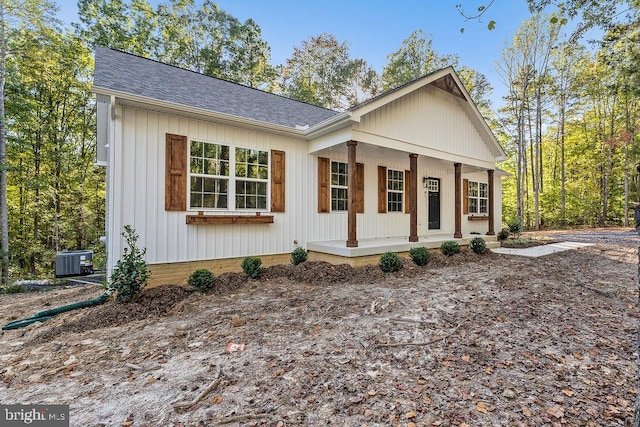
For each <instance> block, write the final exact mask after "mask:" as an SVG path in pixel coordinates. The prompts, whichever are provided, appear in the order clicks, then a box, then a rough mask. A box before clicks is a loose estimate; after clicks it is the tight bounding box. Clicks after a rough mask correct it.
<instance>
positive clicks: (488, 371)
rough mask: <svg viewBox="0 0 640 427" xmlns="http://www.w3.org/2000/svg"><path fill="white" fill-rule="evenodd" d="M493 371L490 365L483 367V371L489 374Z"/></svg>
mask: <svg viewBox="0 0 640 427" xmlns="http://www.w3.org/2000/svg"><path fill="white" fill-rule="evenodd" d="M492 372H493V368H492V367H491V366H487V367H486V368H484V373H485V374H487V375H489V374H491V373H492Z"/></svg>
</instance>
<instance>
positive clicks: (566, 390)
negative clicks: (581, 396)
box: [562, 388, 574, 397]
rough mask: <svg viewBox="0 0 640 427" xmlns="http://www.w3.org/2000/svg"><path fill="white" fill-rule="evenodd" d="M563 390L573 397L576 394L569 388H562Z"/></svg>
mask: <svg viewBox="0 0 640 427" xmlns="http://www.w3.org/2000/svg"><path fill="white" fill-rule="evenodd" d="M562 392H563V393H564V394H566V395H567V396H569V397H572V396H573V395H574V393H573V390H569V389H568V388H565V389H562Z"/></svg>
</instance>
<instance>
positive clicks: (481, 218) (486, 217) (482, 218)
mask: <svg viewBox="0 0 640 427" xmlns="http://www.w3.org/2000/svg"><path fill="white" fill-rule="evenodd" d="M467 219H468V220H469V221H488V220H489V215H469V216H468V217H467Z"/></svg>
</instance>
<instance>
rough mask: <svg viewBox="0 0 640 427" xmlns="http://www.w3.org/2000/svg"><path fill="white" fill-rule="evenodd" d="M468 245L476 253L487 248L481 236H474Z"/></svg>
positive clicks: (480, 252)
mask: <svg viewBox="0 0 640 427" xmlns="http://www.w3.org/2000/svg"><path fill="white" fill-rule="evenodd" d="M469 247H470V248H471V250H472V251H473V252H475V253H477V254H483V253H485V252H486V250H487V244H486V242H485V241H484V239H483V238H482V237H474V238H473V239H471V241H470V242H469Z"/></svg>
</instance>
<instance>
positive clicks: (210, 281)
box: [187, 268, 216, 292]
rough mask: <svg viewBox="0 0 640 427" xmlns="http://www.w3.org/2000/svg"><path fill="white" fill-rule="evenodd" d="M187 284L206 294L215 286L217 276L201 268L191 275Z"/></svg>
mask: <svg viewBox="0 0 640 427" xmlns="http://www.w3.org/2000/svg"><path fill="white" fill-rule="evenodd" d="M187 283H188V284H189V286H193V287H194V288H196V289H197V290H199V291H200V292H206V291H208V290H209V289H211V288H213V287H214V286H215V284H216V276H214V275H213V273H212V272H211V271H209V270H207V269H206V268H201V269H199V270H196V271H194V272H193V273H191V276H189V278H188V279H187Z"/></svg>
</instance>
